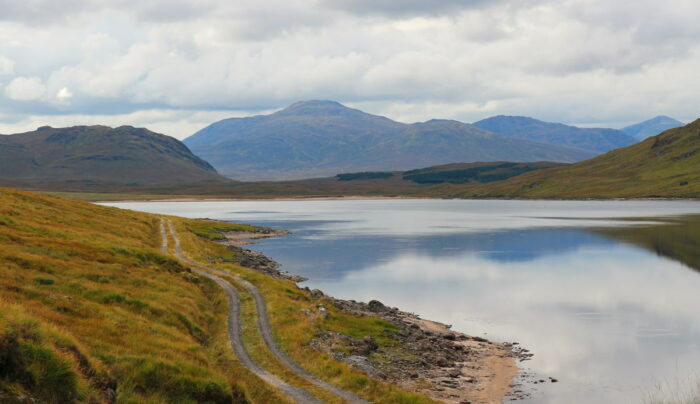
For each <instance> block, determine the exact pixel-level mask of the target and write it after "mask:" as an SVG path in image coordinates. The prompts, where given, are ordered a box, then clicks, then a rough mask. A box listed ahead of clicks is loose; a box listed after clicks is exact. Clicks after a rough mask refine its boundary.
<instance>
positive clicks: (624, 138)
mask: <svg viewBox="0 0 700 404" xmlns="http://www.w3.org/2000/svg"><path fill="white" fill-rule="evenodd" d="M473 125H474V126H476V127H477V128H481V129H484V130H488V131H491V132H494V133H498V134H500V135H503V136H508V137H511V138H514V139H524V140H530V141H533V142H541V143H549V144H554V145H562V146H571V147H577V148H580V149H584V150H588V151H591V152H593V153H595V154H600V153H605V152H607V151H610V150H613V149H617V148H619V147H624V146H629V145H631V144H633V143H635V142H636V141H637V140H636V139H635V138H633V137H632V136H629V135H627V134H625V133H623V132H621V131H619V130H616V129H605V128H579V127H576V126H569V125H564V124H562V123H551V122H544V121H540V120H537V119H533V118H528V117H525V116H505V115H498V116H494V117H491V118H487V119H484V120H481V121H478V122H475V123H474V124H473Z"/></svg>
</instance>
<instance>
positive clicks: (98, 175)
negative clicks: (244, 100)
mask: <svg viewBox="0 0 700 404" xmlns="http://www.w3.org/2000/svg"><path fill="white" fill-rule="evenodd" d="M198 181H228V180H226V179H225V178H223V177H221V176H220V175H218V174H217V173H216V170H214V168H212V167H211V166H210V165H209V163H207V162H206V161H204V160H202V159H200V158H199V157H197V156H195V155H194V154H192V153H191V152H190V151H189V149H188V148H187V147H186V146H185V145H183V144H182V143H181V142H180V141H178V140H177V139H174V138H172V137H169V136H165V135H161V134H158V133H154V132H151V131H149V130H147V129H142V128H134V127H131V126H121V127H118V128H110V127H107V126H74V127H70V128H51V127H42V128H39V129H38V130H36V131H33V132H28V133H22V134H16V135H9V136H0V183H2V184H4V185H6V186H7V185H11V186H16V185H28V186H35V187H42V188H47V187H53V188H57V189H61V188H74V187H77V186H87V187H90V186H94V187H99V188H104V187H107V186H113V185H130V186H134V185H148V184H177V183H187V182H198Z"/></svg>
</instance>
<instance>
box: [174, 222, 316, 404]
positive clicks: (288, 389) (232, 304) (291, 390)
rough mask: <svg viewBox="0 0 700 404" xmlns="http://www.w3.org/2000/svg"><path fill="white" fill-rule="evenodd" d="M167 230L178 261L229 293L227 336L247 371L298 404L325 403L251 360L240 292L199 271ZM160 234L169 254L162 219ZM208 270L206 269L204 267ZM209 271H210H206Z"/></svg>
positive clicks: (221, 279) (216, 277) (214, 276)
mask: <svg viewBox="0 0 700 404" xmlns="http://www.w3.org/2000/svg"><path fill="white" fill-rule="evenodd" d="M168 230H169V233H170V235H171V236H172V238H173V241H174V250H175V255H176V256H177V258H179V259H180V260H181V261H183V262H184V263H186V264H187V265H189V266H190V269H191V270H192V271H193V272H194V273H196V274H198V275H202V276H205V277H207V278H209V279H211V280H213V281H214V282H216V283H217V284H218V285H219V286H220V287H221V288H222V289H224V292H225V293H226V296H227V298H228V301H229V313H228V335H229V340H230V343H231V348H232V349H233V352H234V353H235V354H236V356H237V357H238V360H239V361H240V362H241V363H242V364H243V366H245V367H246V368H247V369H248V370H250V371H251V372H253V373H254V374H255V375H256V376H258V377H259V378H261V379H262V380H264V381H265V382H266V383H267V384H269V385H271V386H272V387H274V388H276V389H277V390H279V391H281V392H282V393H283V394H284V395H286V396H287V397H289V398H290V399H292V400H293V401H294V402H296V403H298V404H325V403H324V402H323V401H321V400H319V399H317V398H316V397H314V396H313V395H312V394H311V393H309V392H308V391H307V390H304V389H302V388H300V387H296V386H292V385H290V384H288V383H287V382H285V381H283V380H282V379H280V378H278V377H277V376H275V375H273V374H272V373H270V372H268V371H267V370H265V369H263V368H262V367H261V366H260V365H258V364H257V363H256V362H255V361H253V359H252V358H251V357H250V354H249V353H248V351H247V349H246V348H245V345H244V344H243V337H242V334H243V333H242V329H241V323H240V316H241V303H240V298H239V296H238V291H236V289H235V288H234V287H233V286H231V284H230V283H229V282H227V281H226V280H224V279H223V278H221V277H219V276H216V275H214V274H211V273H209V272H207V271H205V270H202V269H200V268H201V267H203V266H201V265H197V264H195V263H193V262H192V261H190V260H188V259H187V258H185V257H184V256H183V255H182V251H181V249H180V239H179V238H178V236H177V234H176V233H175V230H174V229H173V224H172V222H171V221H170V220H168ZM160 231H161V237H162V241H161V242H162V244H161V249H162V251H164V252H166V253H167V251H168V235H167V233H166V229H165V226H164V223H163V220H162V219H161V223H160ZM204 268H206V267H204ZM207 269H208V268H207ZM224 274H225V275H229V274H227V273H224Z"/></svg>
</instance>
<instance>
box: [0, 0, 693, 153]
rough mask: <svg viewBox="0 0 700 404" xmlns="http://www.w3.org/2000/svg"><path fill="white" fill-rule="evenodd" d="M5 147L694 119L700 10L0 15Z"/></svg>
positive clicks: (10, 9)
mask: <svg viewBox="0 0 700 404" xmlns="http://www.w3.org/2000/svg"><path fill="white" fill-rule="evenodd" d="M0 10H2V12H0V133H3V134H10V133H17V132H22V131H29V130H34V129H35V128H37V127H39V126H43V125H51V126H54V127H62V126H72V125H81V124H104V125H109V126H119V125H133V126H144V127H148V128H149V129H152V130H155V131H157V132H161V133H165V134H167V135H171V136H175V137H177V138H180V139H182V138H185V137H187V136H189V135H191V134H193V133H194V132H196V131H197V130H199V129H201V128H203V127H205V126H207V125H208V124H210V123H212V122H214V121H217V120H220V119H223V118H228V117H233V116H248V115H253V114H259V113H269V112H271V111H274V110H278V109H281V108H284V107H285V106H287V105H289V104H292V103H294V102H296V101H300V100H310V99H326V100H335V101H339V102H341V103H343V104H345V105H348V106H351V107H355V108H359V109H362V110H364V111H366V112H370V113H374V114H379V115H385V116H388V117H390V118H392V119H395V120H398V121H402V122H417V121H425V120H428V119H432V118H446V119H457V120H460V121H464V122H474V121H477V120H479V119H483V118H486V117H489V116H493V115H499V114H504V115H526V116H532V117H535V118H538V119H542V120H546V121H554V122H564V123H570V124H578V125H582V126H609V127H622V126H625V125H627V124H631V123H636V122H640V121H643V120H646V119H648V118H651V117H653V116H656V115H661V114H664V115H670V116H672V117H674V118H676V119H680V120H681V121H684V122H689V121H692V120H694V119H696V118H698V117H699V116H700V111H698V105H700V74H699V73H700V24H698V22H697V21H698V20H697V17H698V16H700V1H697V0H633V1H632V0H615V1H610V0H430V1H428V0H254V1H253V0H234V1H231V0H196V1H195V0H189V1H187V0H139V1H134V0H82V1H81V0H62V1H56V0H23V1H17V0H0Z"/></svg>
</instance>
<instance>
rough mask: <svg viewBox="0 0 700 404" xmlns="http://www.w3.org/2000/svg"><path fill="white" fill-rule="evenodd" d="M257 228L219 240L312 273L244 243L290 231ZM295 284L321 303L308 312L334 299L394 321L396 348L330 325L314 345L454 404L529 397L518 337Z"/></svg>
mask: <svg viewBox="0 0 700 404" xmlns="http://www.w3.org/2000/svg"><path fill="white" fill-rule="evenodd" d="M258 228H259V229H260V231H253V232H224V233H221V234H222V235H223V236H224V237H226V239H225V240H220V241H217V242H218V243H219V244H222V245H225V246H226V247H227V248H229V249H232V250H233V251H236V252H238V253H240V254H241V257H242V258H241V259H240V260H239V261H238V262H237V263H238V264H239V265H242V266H245V267H249V268H251V269H254V270H258V271H260V272H262V273H264V274H266V275H269V276H272V277H277V278H282V279H287V280H291V281H293V282H295V283H297V282H303V281H305V280H307V279H306V278H303V277H300V276H298V275H293V274H290V273H287V272H284V271H280V270H279V267H280V265H279V263H277V262H276V261H274V260H272V259H270V258H268V257H266V256H265V255H263V254H262V253H260V252H257V251H253V250H248V249H245V248H242V247H243V246H245V245H249V244H255V243H257V240H261V239H265V238H271V237H279V236H284V235H289V234H292V233H291V232H289V231H287V230H281V229H271V228H266V227H258ZM251 263H253V265H250V264H251ZM246 264H248V265H246ZM297 288H299V289H302V290H305V291H307V292H308V293H310V295H311V297H312V298H313V299H314V301H315V304H316V308H317V310H315V311H310V312H309V313H306V314H307V315H308V316H310V317H318V316H321V317H326V316H328V315H330V314H329V312H328V310H327V309H326V306H328V305H331V306H333V307H335V308H336V309H339V310H342V311H345V312H347V313H350V314H353V315H357V316H362V317H367V316H372V317H377V318H380V319H382V320H385V321H388V322H390V323H392V324H394V325H395V326H396V327H397V329H398V331H397V333H396V338H397V341H398V342H399V344H397V347H382V348H379V347H378V345H377V344H376V342H374V340H373V339H371V338H370V339H369V340H368V339H367V337H365V339H355V338H352V337H349V336H347V335H341V334H337V333H332V332H322V333H320V334H319V335H317V337H316V338H314V339H313V340H312V341H311V344H310V345H311V346H312V347H313V348H315V349H317V350H319V351H322V352H326V353H327V354H328V355H330V356H332V357H334V358H335V359H336V360H339V361H342V362H345V363H348V364H349V365H351V366H353V367H355V368H357V369H359V370H361V371H363V372H364V373H366V374H368V375H369V376H372V377H376V378H380V379H383V380H387V381H390V382H392V383H393V384H395V385H397V386H399V387H401V388H403V389H405V390H408V391H413V392H417V393H421V394H424V395H426V396H428V397H430V398H432V399H435V400H438V401H441V402H444V403H449V404H461V403H467V402H469V403H488V404H491V403H501V402H502V400H504V399H510V400H517V399H523V398H526V397H527V394H526V393H523V392H522V391H521V390H520V389H518V388H516V387H518V386H520V385H519V384H518V382H517V381H516V378H517V377H518V376H520V375H521V373H522V372H521V369H520V368H519V367H518V361H520V362H522V361H526V360H528V359H530V357H531V356H532V354H531V353H529V351H528V350H527V349H523V348H521V347H520V346H519V344H518V343H515V342H513V343H508V342H493V341H489V340H486V339H484V338H480V337H473V336H469V335H467V334H464V333H461V332H457V331H453V330H451V326H450V325H447V324H443V323H440V322H437V321H432V320H427V319H422V318H421V317H420V316H418V315H416V314H414V313H409V312H405V311H401V310H400V309H398V308H396V307H386V306H385V305H384V304H382V303H381V302H379V301H376V300H373V301H371V302H369V303H363V302H357V301H354V300H343V299H336V298H334V297H332V296H328V295H326V294H325V293H323V292H322V291H320V290H318V289H314V290H310V289H309V288H308V287H303V286H300V285H298V284H297ZM339 347H340V348H339Z"/></svg>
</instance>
